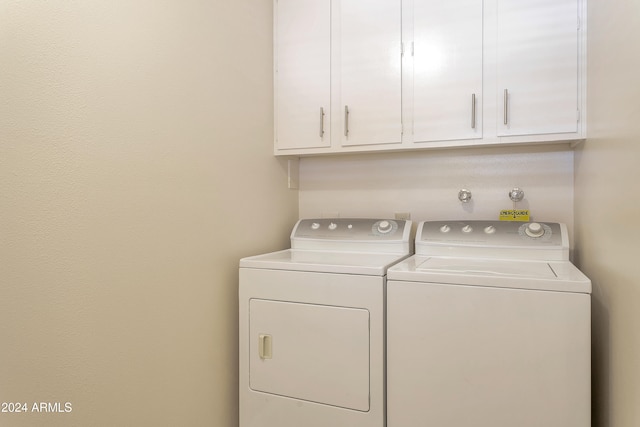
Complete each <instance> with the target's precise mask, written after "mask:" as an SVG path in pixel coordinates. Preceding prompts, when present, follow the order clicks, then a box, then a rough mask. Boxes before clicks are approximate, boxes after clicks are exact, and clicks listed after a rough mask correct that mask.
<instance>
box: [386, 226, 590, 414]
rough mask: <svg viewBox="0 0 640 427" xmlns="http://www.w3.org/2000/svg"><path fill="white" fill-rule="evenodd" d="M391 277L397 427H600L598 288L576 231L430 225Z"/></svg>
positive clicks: (390, 378)
mask: <svg viewBox="0 0 640 427" xmlns="http://www.w3.org/2000/svg"><path fill="white" fill-rule="evenodd" d="M387 275H388V283H387V425H388V427H406V426H412V425H424V426H452V427H453V426H455V427H472V426H473V427H513V426H518V427H541V426H544V427H588V426H590V425H591V422H590V417H591V415H590V413H591V397H590V364H591V358H590V357H591V356H590V349H591V347H590V345H591V342H590V333H591V332H590V328H591V325H590V293H591V282H590V281H589V279H588V278H587V277H586V276H585V275H584V274H582V273H581V272H580V271H579V270H578V269H577V268H576V267H575V266H574V265H573V264H572V263H571V262H570V261H569V243H568V237H567V229H566V226H565V225H563V224H557V223H525V224H523V223H513V222H500V221H463V222H459V221H429V222H424V223H421V224H419V226H418V230H417V234H416V254H415V255H414V256H412V257H410V258H408V259H407V260H405V261H403V262H401V263H399V264H397V265H395V266H393V267H392V268H390V269H389V271H388V273H387Z"/></svg>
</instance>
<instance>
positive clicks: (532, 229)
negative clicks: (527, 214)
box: [524, 222, 544, 237]
mask: <svg viewBox="0 0 640 427" xmlns="http://www.w3.org/2000/svg"><path fill="white" fill-rule="evenodd" d="M524 232H525V233H526V234H527V236H529V237H542V236H543V235H544V227H542V225H541V224H540V223H537V222H532V223H529V224H527V228H525V229H524Z"/></svg>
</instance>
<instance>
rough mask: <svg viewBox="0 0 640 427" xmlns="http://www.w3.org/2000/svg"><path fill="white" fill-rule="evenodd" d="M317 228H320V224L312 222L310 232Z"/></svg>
mask: <svg viewBox="0 0 640 427" xmlns="http://www.w3.org/2000/svg"><path fill="white" fill-rule="evenodd" d="M318 228H320V224H318V223H317V222H314V223H313V224H311V229H312V230H317V229H318Z"/></svg>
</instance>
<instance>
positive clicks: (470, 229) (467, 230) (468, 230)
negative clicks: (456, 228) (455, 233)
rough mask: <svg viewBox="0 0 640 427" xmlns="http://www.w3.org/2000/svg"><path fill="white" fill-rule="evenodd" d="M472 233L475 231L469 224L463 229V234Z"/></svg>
mask: <svg viewBox="0 0 640 427" xmlns="http://www.w3.org/2000/svg"><path fill="white" fill-rule="evenodd" d="M472 231H473V227H471V226H470V225H469V224H467V225H465V226H464V227H462V232H463V233H471V232H472Z"/></svg>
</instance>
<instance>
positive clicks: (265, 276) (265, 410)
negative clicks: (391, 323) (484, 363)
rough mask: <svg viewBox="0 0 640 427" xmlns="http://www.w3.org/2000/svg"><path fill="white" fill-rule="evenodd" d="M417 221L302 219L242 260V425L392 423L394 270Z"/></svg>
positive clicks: (373, 425)
mask: <svg viewBox="0 0 640 427" xmlns="http://www.w3.org/2000/svg"><path fill="white" fill-rule="evenodd" d="M410 232H411V221H399V220H397V221H396V220H375V219H315V220H300V221H298V223H297V224H296V226H295V227H294V229H293V231H292V233H291V249H288V250H284V251H279V252H274V253H270V254H265V255H259V256H255V257H250V258H244V259H242V260H240V287H239V314H240V330H239V335H240V390H239V393H240V414H239V415H240V427H258V426H260V427H302V426H304V427H327V426H332V427H341V426H344V427H358V426H362V427H364V426H367V427H383V426H384V425H385V387H384V366H385V365H384V364H385V357H384V354H385V353H384V349H385V343H384V341H385V337H384V326H385V322H384V300H385V286H386V274H387V269H388V267H390V266H391V265H393V264H395V263H397V262H399V261H401V260H402V259H404V258H406V257H407V256H409V255H410V243H411V242H410Z"/></svg>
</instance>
